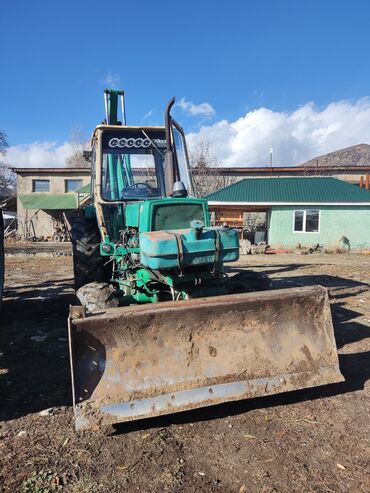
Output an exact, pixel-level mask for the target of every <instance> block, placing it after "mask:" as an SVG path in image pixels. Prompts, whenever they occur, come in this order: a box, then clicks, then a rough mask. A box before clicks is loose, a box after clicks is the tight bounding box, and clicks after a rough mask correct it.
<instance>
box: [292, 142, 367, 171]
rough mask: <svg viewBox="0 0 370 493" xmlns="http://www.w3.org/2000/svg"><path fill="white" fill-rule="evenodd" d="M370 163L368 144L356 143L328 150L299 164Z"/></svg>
mask: <svg viewBox="0 0 370 493" xmlns="http://www.w3.org/2000/svg"><path fill="white" fill-rule="evenodd" d="M365 164H367V165H370V145H369V144H357V145H355V146H352V147H346V148H345V149H339V150H338V151H334V152H329V154H324V155H323V156H318V157H315V158H314V159H310V160H309V161H307V162H305V163H303V164H300V166H319V167H325V168H327V167H328V168H330V167H332V166H343V167H345V166H360V165H365Z"/></svg>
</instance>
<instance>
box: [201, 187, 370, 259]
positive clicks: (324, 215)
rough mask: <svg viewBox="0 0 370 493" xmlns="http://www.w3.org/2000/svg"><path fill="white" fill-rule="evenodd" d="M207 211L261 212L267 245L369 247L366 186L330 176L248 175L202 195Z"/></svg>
mask: <svg viewBox="0 0 370 493" xmlns="http://www.w3.org/2000/svg"><path fill="white" fill-rule="evenodd" d="M207 199H208V202H209V206H210V209H211V211H214V212H216V214H217V213H218V214H220V211H226V213H227V211H228V210H234V211H235V210H237V209H238V210H240V211H242V212H252V211H264V212H266V213H267V241H268V243H269V244H270V245H271V246H272V247H273V248H296V247H297V246H299V245H301V246H303V247H308V246H312V245H314V244H317V243H320V245H323V246H325V247H327V248H338V247H341V246H342V245H343V244H344V245H346V246H347V247H350V248H351V249H355V250H356V249H364V248H369V247H370V191H368V190H365V189H363V188H359V187H357V186H356V185H352V184H350V183H346V182H344V181H341V180H338V179H336V178H331V177H299V178H298V177H297V178H256V179H253V178H250V179H244V180H242V181H239V182H237V183H234V184H233V185H230V186H228V187H225V188H223V189H221V190H219V191H217V192H215V193H213V194H211V195H209V196H208V197H207Z"/></svg>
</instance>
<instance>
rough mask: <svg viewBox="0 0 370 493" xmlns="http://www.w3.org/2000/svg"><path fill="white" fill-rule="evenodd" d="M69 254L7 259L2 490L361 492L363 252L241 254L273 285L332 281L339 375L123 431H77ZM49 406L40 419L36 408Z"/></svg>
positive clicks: (367, 354)
mask: <svg viewBox="0 0 370 493" xmlns="http://www.w3.org/2000/svg"><path fill="white" fill-rule="evenodd" d="M71 262H72V261H71V258H70V257H56V258H52V257H26V256H13V257H7V259H6V293H5V301H4V305H3V312H2V314H1V315H0V322H1V349H0V393H1V395H0V419H1V421H0V492H1V493H5V492H9V493H16V492H26V493H31V492H38V493H41V492H44V493H47V492H52V491H62V492H71V493H90V492H94V493H95V492H112V493H113V492H135V491H139V492H140V493H157V492H158V493H162V492H166V491H168V492H189V493H190V492H204V493H205V492H207V493H208V492H226V493H229V492H230V493H232V492H233V493H272V492H276V493H293V492H320V493H321V492H369V491H370V444H369V435H370V433H369V431H370V430H369V429H370V426H369V410H370V385H369V377H370V289H369V287H370V284H369V283H370V256H360V255H358V256H357V255H336V256H334V255H325V254H318V255H307V256H302V255H295V254H281V255H254V256H244V257H243V258H242V260H241V262H239V263H238V264H237V265H235V264H234V265H232V266H231V265H230V270H231V271H235V270H237V269H238V268H240V267H242V266H248V265H250V264H252V265H253V266H254V267H255V268H257V269H258V270H266V271H268V272H269V273H270V275H271V277H272V278H273V280H274V284H275V286H276V287H292V286H300V285H312V284H322V285H324V286H326V287H328V288H329V291H330V297H331V303H332V310H333V320H334V326H335V335H336V340H337V345H338V349H339V357H340V367H341V371H342V373H343V375H344V377H345V382H343V383H340V384H336V385H329V386H325V387H321V388H316V389H311V390H304V391H297V392H291V393H288V394H283V395H279V396H273V397H264V398H259V399H254V400H248V401H242V402H237V403H229V404H224V405H219V406H214V407H210V408H206V409H203V410H197V411H191V412H187V413H182V414H177V415H172V416H169V417H165V418H157V419H151V420H146V421H141V422H136V423H134V424H128V425H127V424H126V425H122V426H119V427H118V428H117V429H116V431H115V433H114V434H112V435H110V436H105V435H103V434H98V433H93V432H78V433H76V432H75V431H74V429H73V412H72V407H71V390H70V378H69V364H68V347H67V327H66V318H67V313H68V306H69V304H70V303H72V302H73V300H74V296H73V290H72V269H71ZM48 408H52V409H51V410H50V411H48V412H44V413H42V414H41V415H40V414H39V413H40V412H41V411H43V410H45V409H48Z"/></svg>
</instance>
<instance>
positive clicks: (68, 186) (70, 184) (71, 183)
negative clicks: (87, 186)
mask: <svg viewBox="0 0 370 493" xmlns="http://www.w3.org/2000/svg"><path fill="white" fill-rule="evenodd" d="M64 183H65V186H64V188H65V191H66V192H75V191H76V190H78V189H79V188H81V187H82V180H65V182H64Z"/></svg>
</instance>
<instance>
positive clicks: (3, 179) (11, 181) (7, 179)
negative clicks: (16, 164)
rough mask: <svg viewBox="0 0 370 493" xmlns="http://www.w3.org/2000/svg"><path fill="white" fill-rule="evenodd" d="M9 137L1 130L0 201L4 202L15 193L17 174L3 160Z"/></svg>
mask: <svg viewBox="0 0 370 493" xmlns="http://www.w3.org/2000/svg"><path fill="white" fill-rule="evenodd" d="M8 147H9V146H8V137H7V135H6V133H5V132H3V131H2V130H0V199H1V200H4V199H6V198H7V197H9V196H10V195H12V194H13V193H14V192H15V174H14V173H13V172H12V170H11V169H10V167H9V165H8V164H6V163H5V162H4V161H3V159H1V158H4V157H5V156H6V152H7V149H8Z"/></svg>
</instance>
